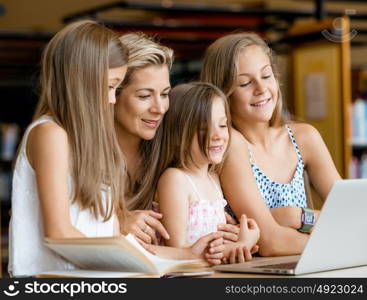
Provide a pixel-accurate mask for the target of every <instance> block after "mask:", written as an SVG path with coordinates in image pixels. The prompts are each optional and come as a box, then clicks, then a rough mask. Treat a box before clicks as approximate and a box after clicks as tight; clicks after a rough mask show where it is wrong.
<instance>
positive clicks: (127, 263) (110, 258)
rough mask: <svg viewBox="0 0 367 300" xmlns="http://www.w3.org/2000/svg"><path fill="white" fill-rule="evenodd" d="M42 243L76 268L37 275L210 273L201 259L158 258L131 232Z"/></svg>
mask: <svg viewBox="0 0 367 300" xmlns="http://www.w3.org/2000/svg"><path fill="white" fill-rule="evenodd" d="M45 245H46V246H47V247H49V248H50V249H52V250H53V251H55V252H56V253H57V254H59V255H60V256H62V257H64V258H65V259H66V260H68V261H70V262H71V263H73V264H74V265H75V266H77V267H78V268H79V269H75V270H58V271H55V270H50V271H47V272H42V273H41V274H39V275H38V277H162V276H165V277H175V276H198V275H206V274H210V271H209V270H208V269H207V268H206V263H205V262H204V261H203V260H200V259H195V260H174V259H166V258H161V257H158V256H156V255H153V254H151V253H149V252H148V251H147V250H145V249H144V248H143V247H142V246H141V245H140V244H139V243H138V242H137V241H136V240H135V238H134V237H133V236H132V235H131V234H128V235H127V236H123V235H121V236H114V237H100V238H67V239H49V238H46V239H45Z"/></svg>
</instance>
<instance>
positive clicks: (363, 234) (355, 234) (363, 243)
mask: <svg viewBox="0 0 367 300" xmlns="http://www.w3.org/2000/svg"><path fill="white" fill-rule="evenodd" d="M364 265H367V179H348V180H337V181H336V182H335V183H334V185H333V187H332V189H331V190H330V193H329V195H328V197H327V199H326V201H325V203H324V205H323V207H322V210H321V212H320V216H319V219H318V221H317V223H316V224H315V226H314V228H313V231H312V233H311V234H310V237H309V240H308V242H307V244H306V246H305V248H304V250H303V252H302V254H301V255H294V256H280V257H273V258H268V259H266V258H261V259H260V260H259V261H258V262H257V261H256V259H254V260H252V261H249V262H245V263H239V264H229V265H220V266H215V267H214V269H215V270H218V271H224V272H240V273H263V274H278V275H281V274H284V275H299V274H307V273H315V272H322V271H330V270H336V269H343V268H351V267H357V266H364Z"/></svg>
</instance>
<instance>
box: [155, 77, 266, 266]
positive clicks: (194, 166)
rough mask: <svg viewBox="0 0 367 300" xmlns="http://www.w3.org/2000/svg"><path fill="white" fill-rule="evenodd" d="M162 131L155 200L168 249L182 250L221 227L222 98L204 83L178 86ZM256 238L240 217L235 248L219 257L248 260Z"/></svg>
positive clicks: (225, 136)
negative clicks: (165, 231) (161, 218)
mask: <svg viewBox="0 0 367 300" xmlns="http://www.w3.org/2000/svg"><path fill="white" fill-rule="evenodd" d="M162 125H163V126H164V130H163V131H164V136H163V139H162V152H161V159H160V164H161V170H162V172H161V173H160V174H161V177H160V180H159V182H158V187H157V200H158V202H159V209H160V212H161V213H162V214H163V220H162V222H163V225H164V226H165V228H166V229H167V231H168V233H169V235H170V236H171V238H170V239H169V240H167V241H166V243H167V245H168V246H172V247H180V248H186V247H189V246H190V245H192V244H193V243H195V242H196V241H197V240H198V239H199V238H201V237H202V236H205V235H207V234H209V233H211V232H216V231H217V228H218V225H220V224H225V223H226V218H225V214H224V207H225V206H226V204H227V202H226V200H225V199H224V197H223V194H222V190H221V187H220V183H219V179H218V176H217V171H218V170H219V169H220V167H221V164H222V162H223V159H224V158H225V154H226V150H227V146H228V143H229V141H230V134H229V130H228V129H229V127H230V113H229V109H228V104H227V100H226V97H225V96H224V94H223V93H222V92H221V91H220V90H219V89H218V88H216V87H215V86H213V85H211V84H208V83H202V82H196V83H189V84H181V85H178V86H176V87H175V88H174V89H173V90H172V91H171V93H170V108H169V110H168V112H167V113H166V115H165V117H164V121H163V124H162ZM259 235H260V232H259V228H258V226H257V224H256V222H255V221H254V220H252V219H247V218H246V216H245V215H243V216H242V217H241V224H240V232H239V235H238V240H237V242H233V243H226V244H225V247H224V251H223V253H218V257H220V256H221V258H222V259H223V261H229V262H231V263H235V262H243V261H246V260H249V259H251V254H250V250H251V249H253V248H254V247H255V245H256V243H257V241H258V239H259Z"/></svg>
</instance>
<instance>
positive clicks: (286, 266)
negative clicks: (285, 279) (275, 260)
mask: <svg viewBox="0 0 367 300" xmlns="http://www.w3.org/2000/svg"><path fill="white" fill-rule="evenodd" d="M296 265H297V262H291V263H281V264H275V265H263V266H256V267H254V268H259V269H284V270H289V269H294V268H295V267H296Z"/></svg>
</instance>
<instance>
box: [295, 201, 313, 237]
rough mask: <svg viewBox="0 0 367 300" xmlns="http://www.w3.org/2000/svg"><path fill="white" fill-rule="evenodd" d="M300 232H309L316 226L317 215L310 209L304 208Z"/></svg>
mask: <svg viewBox="0 0 367 300" xmlns="http://www.w3.org/2000/svg"><path fill="white" fill-rule="evenodd" d="M301 224H302V225H301V228H300V229H298V231H300V232H309V231H310V229H311V228H312V227H313V225H314V224H315V213H314V212H313V210H312V209H310V208H305V207H302V214H301Z"/></svg>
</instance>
